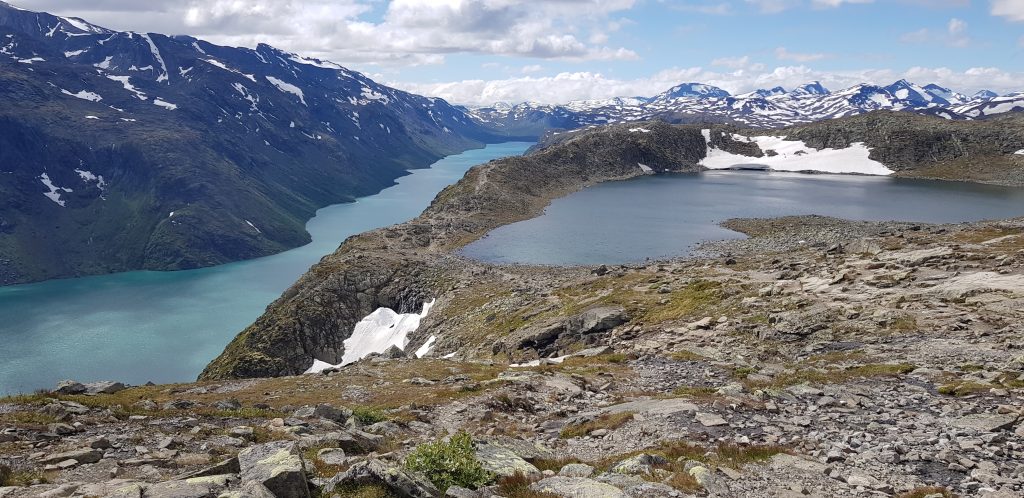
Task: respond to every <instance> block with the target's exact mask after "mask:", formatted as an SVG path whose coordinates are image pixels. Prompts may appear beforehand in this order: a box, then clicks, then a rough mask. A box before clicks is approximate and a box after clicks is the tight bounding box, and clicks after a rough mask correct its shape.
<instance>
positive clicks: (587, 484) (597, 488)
mask: <svg viewBox="0 0 1024 498" xmlns="http://www.w3.org/2000/svg"><path fill="white" fill-rule="evenodd" d="M530 489H532V490H534V491H539V492H541V493H553V494H556V495H558V496H561V497H563V498H625V497H626V493H623V492H622V490H621V489H619V488H616V487H615V486H612V485H611V484H605V483H603V482H597V481H595V480H593V479H586V478H583V477H548V478H547V479H542V480H540V481H538V482H535V483H533V485H531V486H530Z"/></svg>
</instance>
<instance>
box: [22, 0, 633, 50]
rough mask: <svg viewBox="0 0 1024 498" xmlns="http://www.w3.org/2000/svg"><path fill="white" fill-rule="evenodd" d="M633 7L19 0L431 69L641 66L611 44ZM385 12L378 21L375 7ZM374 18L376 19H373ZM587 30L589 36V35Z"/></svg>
mask: <svg viewBox="0 0 1024 498" xmlns="http://www.w3.org/2000/svg"><path fill="white" fill-rule="evenodd" d="M636 1H637V0H537V1H532V2H519V1H515V0H390V1H389V2H388V3H387V5H386V6H381V4H380V0H149V1H147V2H138V1H137V0H22V1H20V2H19V3H20V4H21V6H23V7H25V8H30V9H38V10H49V11H55V12H58V13H62V14H66V15H79V16H81V17H88V18H89V19H90V20H92V21H94V22H96V23H97V24H101V25H108V26H109V27H111V28H114V29H131V30H136V31H140V30H144V31H155V32H161V33H188V34H191V35H194V36H197V37H200V38H204V39H207V40H209V41H211V42H213V43H218V44H225V45H238V46H255V45H256V44H257V43H261V42H262V43H268V44H271V45H274V46H276V47H280V48H283V49H285V50H289V51H293V52H301V53H303V54H306V55H311V56H315V57H319V58H324V59H331V60H334V61H337V62H340V63H351V62H389V61H397V62H402V63H406V64H429V63H438V62H442V61H443V59H444V56H445V54H449V53H478V54H491V55H508V56H517V57H530V58H541V59H571V60H610V59H635V58H637V54H636V53H635V52H633V51H632V50H630V49H628V48H626V47H616V46H607V45H606V42H607V40H608V37H607V35H606V34H605V33H607V32H610V31H614V30H615V29H617V28H616V25H615V23H614V21H613V20H610V17H611V16H613V15H615V14H616V13H618V12H622V11H625V10H628V9H630V8H632V7H633V5H634V3H635V2H636ZM375 8H376V9H377V10H378V11H380V10H381V9H383V14H382V15H376V17H374V16H375V14H374V9H375ZM371 19H372V20H371ZM583 33H587V34H589V36H585V35H584V34H583Z"/></svg>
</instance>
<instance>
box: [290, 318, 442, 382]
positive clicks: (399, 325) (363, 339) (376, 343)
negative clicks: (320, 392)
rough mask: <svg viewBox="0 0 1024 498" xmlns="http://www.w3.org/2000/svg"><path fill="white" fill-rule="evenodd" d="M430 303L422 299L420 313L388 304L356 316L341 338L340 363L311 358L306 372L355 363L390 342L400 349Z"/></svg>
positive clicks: (379, 351)
mask: <svg viewBox="0 0 1024 498" xmlns="http://www.w3.org/2000/svg"><path fill="white" fill-rule="evenodd" d="M433 306H434V301H430V302H429V303H424V304H423V311H422V312H420V313H396V312H395V311H394V310H392V309H391V308H378V309H377V310H376V311H374V312H373V313H370V314H369V315H367V316H366V318H363V319H362V320H360V321H359V323H357V324H356V326H355V329H354V330H353V331H352V335H351V336H350V337H349V338H348V339H345V341H344V342H343V344H344V345H345V353H344V355H342V358H341V363H339V364H337V365H331V364H330V363H327V362H324V361H321V360H318V359H315V358H314V359H313V365H312V366H311V367H310V368H309V370H306V373H320V372H322V371H324V370H326V369H328V368H337V367H342V366H344V365H348V364H350V363H355V362H357V361H359V360H361V359H363V358H365V357H367V356H369V355H371V354H375V353H383V352H384V351H387V350H388V348H390V347H391V346H396V347H398V348H399V349H401V350H403V351H404V350H405V348H406V346H408V345H409V334H410V333H412V332H414V331H415V330H416V329H417V328H419V326H420V321H421V320H422V319H423V318H425V317H426V316H427V314H428V313H430V308H432V307H433ZM420 349H423V348H420ZM427 349H428V350H429V348H427ZM417 353H419V351H417ZM424 354H425V353H424Z"/></svg>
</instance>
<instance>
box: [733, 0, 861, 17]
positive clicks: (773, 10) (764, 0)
mask: <svg viewBox="0 0 1024 498" xmlns="http://www.w3.org/2000/svg"><path fill="white" fill-rule="evenodd" d="M746 2H747V3H748V4H750V5H752V6H754V7H755V8H757V9H758V10H759V11H761V12H763V13H765V14H777V13H779V12H782V11H784V10H789V9H792V8H796V7H804V6H807V5H808V4H810V6H811V7H814V8H817V9H823V8H836V7H842V6H843V5H844V4H863V3H874V2H875V0H810V2H805V1H803V0H746Z"/></svg>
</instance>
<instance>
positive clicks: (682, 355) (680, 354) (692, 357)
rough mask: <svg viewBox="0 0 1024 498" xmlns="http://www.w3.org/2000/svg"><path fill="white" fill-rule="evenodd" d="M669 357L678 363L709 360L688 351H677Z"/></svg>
mask: <svg viewBox="0 0 1024 498" xmlns="http://www.w3.org/2000/svg"><path fill="white" fill-rule="evenodd" d="M669 357H670V358H672V359H673V360H676V361H704V360H706V359H707V358H706V357H705V356H704V355H701V354H699V353H694V352H693V351H688V350H686V349H684V350H682V351H676V352H674V353H672V354H671V355H669Z"/></svg>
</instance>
